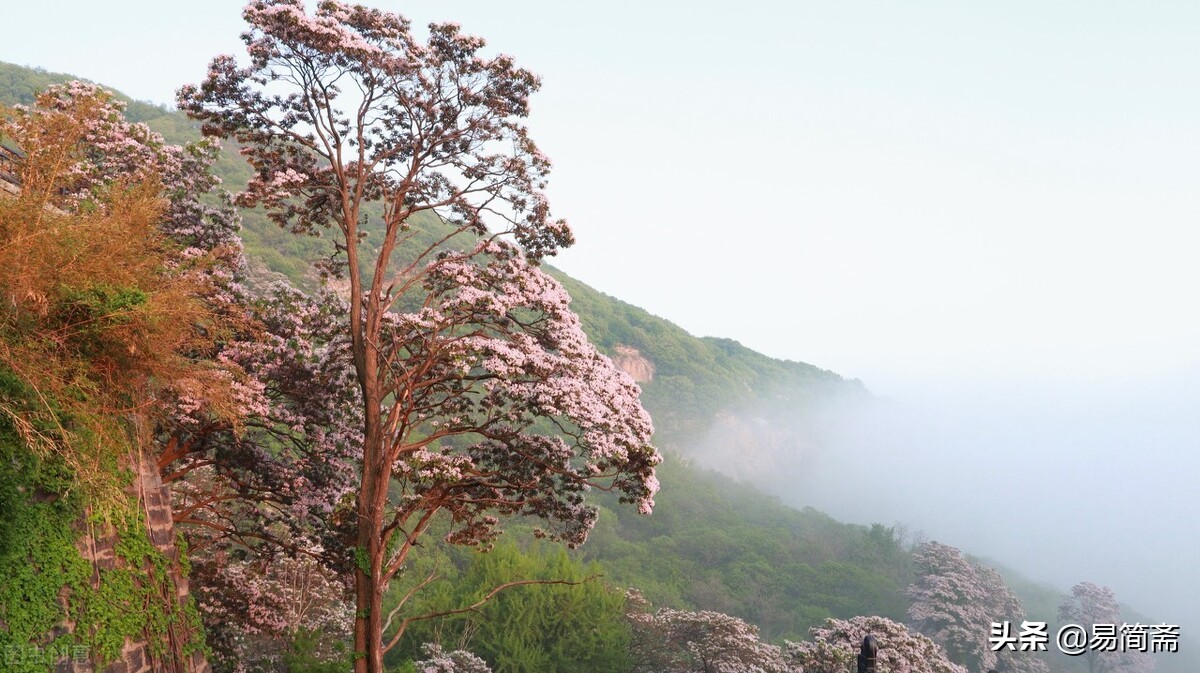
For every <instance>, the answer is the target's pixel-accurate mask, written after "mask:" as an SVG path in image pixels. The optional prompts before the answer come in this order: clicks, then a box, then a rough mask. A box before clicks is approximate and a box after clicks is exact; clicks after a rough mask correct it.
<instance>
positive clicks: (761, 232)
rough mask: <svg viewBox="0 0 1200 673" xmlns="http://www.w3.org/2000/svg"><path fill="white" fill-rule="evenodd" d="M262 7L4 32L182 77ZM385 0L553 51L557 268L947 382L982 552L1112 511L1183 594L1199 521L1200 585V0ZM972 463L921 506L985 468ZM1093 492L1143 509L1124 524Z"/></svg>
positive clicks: (135, 89)
mask: <svg viewBox="0 0 1200 673" xmlns="http://www.w3.org/2000/svg"><path fill="white" fill-rule="evenodd" d="M242 4H243V3H242V2H240V0H234V1H230V0H210V1H209V2H203V3H173V2H172V3H163V2H134V1H129V0H109V1H106V2H77V3H68V2H55V3H49V2H45V3H33V2H28V3H26V2H8V3H7V5H8V6H6V7H5V9H4V10H3V20H4V23H5V24H6V25H7V26H9V27H10V28H8V29H6V30H5V33H4V38H3V40H2V41H0V60H4V61H10V62H16V63H19V64H26V65H37V66H41V67H44V68H46V69H49V70H55V71H66V72H72V73H75V74H78V75H81V76H85V77H88V78H91V79H94V80H97V81H99V82H102V83H105V84H108V85H111V86H114V87H117V88H119V89H121V90H123V91H124V92H126V93H128V94H129V95H131V96H133V97H135V98H141V99H149V100H152V101H156V102H170V101H172V100H173V92H174V90H175V89H176V88H177V87H178V86H179V85H181V84H183V83H185V82H196V81H198V80H199V79H200V78H201V77H202V76H203V75H204V72H205V70H206V66H207V63H208V61H209V59H210V58H211V57H212V56H213V55H215V54H217V53H221V52H226V53H240V47H241V45H240V42H238V40H237V34H238V33H239V32H240V31H241V30H242V29H243V27H242V23H241V19H240V7H241V5H242ZM369 4H374V5H377V6H380V7H384V8H387V9H393V10H399V11H401V12H403V13H406V14H407V15H408V16H410V17H411V18H413V19H414V21H415V22H416V23H417V24H423V23H427V22H428V21H431V20H455V21H458V22H459V23H461V24H462V25H463V26H464V28H465V29H466V30H467V31H469V32H473V33H478V34H480V35H483V36H484V37H486V38H487V39H488V41H489V44H490V45H491V47H493V48H495V49H496V50H498V51H503V52H506V53H510V54H513V55H514V56H515V57H516V58H517V61H518V63H520V64H522V65H524V66H525V67H528V68H530V69H532V70H534V71H536V72H538V73H540V74H541V75H542V76H543V78H544V88H543V90H542V92H541V93H540V94H538V96H537V97H536V98H535V100H534V109H533V116H532V118H531V120H530V126H531V128H532V131H533V135H534V137H535V139H536V140H537V141H538V142H539V143H540V145H541V146H542V148H543V150H544V151H545V152H546V153H547V154H549V155H550V156H551V157H552V158H553V159H554V161H555V172H554V174H553V176H552V181H551V189H550V196H551V202H552V204H553V206H554V208H555V210H556V212H557V214H559V215H561V216H565V217H566V218H567V219H568V220H570V221H571V223H572V224H573V225H574V227H575V229H576V233H577V237H578V239H579V243H578V245H577V246H576V248H575V249H572V250H570V251H568V252H567V253H565V254H564V255H563V256H562V257H561V258H560V259H559V260H557V261H556V262H555V263H556V264H557V265H559V266H561V267H562V268H563V269H565V270H567V271H568V272H570V273H572V274H573V275H575V276H577V277H578V278H580V279H582V280H584V281H585V282H588V283H589V284H591V285H593V286H595V287H596V288H598V289H600V290H602V291H604V292H607V293H609V294H612V295H615V296H617V297H620V298H621V299H624V300H626V301H629V302H631V303H633V304H636V305H639V306H642V307H644V308H646V309H648V310H650V311H652V312H653V313H656V314H658V315H660V316H663V317H666V318H668V319H670V320H672V321H674V322H676V323H678V324H680V325H681V326H683V327H684V328H686V329H688V330H689V331H691V332H693V333H696V334H699V335H716V336H727V337H732V338H735V339H738V340H739V341H741V342H743V343H744V344H746V345H748V346H750V347H752V348H755V349H757V350H760V351H762V352H764V353H767V354H769V355H772V356H775V357H782V358H788V359H794V360H802V361H805V362H811V363H813V364H816V365H818V366H821V367H824V368H828V369H832V370H834V371H837V372H839V373H841V374H844V375H847V376H850V377H856V378H861V379H862V380H863V381H864V382H865V383H866V385H867V386H868V387H869V388H870V389H872V390H873V391H876V392H879V393H882V394H884V395H887V396H890V397H895V398H898V399H903V400H906V401H911V400H914V399H916V400H919V401H918V402H913V404H916V405H918V406H920V408H922V409H925V410H934V411H931V412H930V416H929V417H933V418H936V417H937V411H938V410H940V412H941V413H943V414H944V415H943V417H942V418H941V425H940V426H938V428H936V429H935V430H932V431H930V430H923V432H932V434H925V435H922V436H921V437H920V438H919V439H915V440H913V445H914V446H918V445H919V446H920V447H923V448H921V449H920V450H919V451H918V449H915V448H914V449H912V451H913V452H916V453H919V454H920V455H921V456H924V457H925V458H926V459H928V460H929V461H931V463H930V464H931V465H933V466H937V465H942V466H944V467H945V466H952V465H954V464H955V462H954V461H955V460H956V459H955V456H966V457H964V458H963V459H962V460H963V461H965V462H967V463H969V465H970V466H971V467H972V469H974V470H976V471H981V470H982V471H983V473H984V474H990V473H987V469H992V470H994V471H995V472H994V474H995V475H998V476H996V477H995V478H992V479H989V480H988V481H986V482H983V483H984V486H983V487H981V488H991V489H994V492H986V493H982V495H983V496H984V500H986V501H992V502H1003V503H1008V504H1007V505H1006V508H1007V511H1008V512H1010V513H1013V514H1014V516H1011V517H1003V516H999V515H997V516H996V517H993V519H980V520H979V522H980V523H979V526H978V527H977V528H975V530H976V534H975V535H974V536H973V538H972V539H971V540H970V541H971V542H972V543H978V544H979V545H980V546H981V547H983V548H982V549H980V551H982V552H984V553H992V554H993V555H996V556H998V557H1000V560H1002V561H1005V562H1007V563H1010V564H1011V565H1014V566H1018V567H1022V569H1024V570H1030V568H1029V567H1028V564H1024V565H1023V564H1022V563H1020V558H1015V559H1014V556H1017V555H1015V554H1012V553H1010V554H1008V555H1007V558H1005V556H1006V555H1005V554H1003V553H1000V552H997V551H996V550H993V549H990V548H988V547H989V541H990V543H991V546H994V547H1003V545H1004V544H1007V543H1013V544H1017V543H1021V542H1022V540H1023V541H1024V543H1026V544H1027V545H1033V547H1036V544H1037V543H1038V541H1039V540H1043V539H1046V540H1049V539H1052V538H1053V539H1058V540H1060V541H1061V539H1062V538H1063V536H1065V535H1068V533H1067V532H1065V531H1064V530H1063V528H1064V526H1068V525H1070V526H1074V527H1075V528H1074V529H1072V531H1073V533H1072V534H1074V535H1077V536H1080V539H1100V538H1101V537H1103V536H1105V535H1106V534H1107V535H1108V537H1107V538H1104V539H1105V540H1107V541H1106V542H1105V544H1109V543H1110V542H1112V544H1113V545H1115V546H1114V549H1133V550H1136V551H1137V553H1136V554H1132V553H1131V555H1130V556H1128V557H1127V558H1124V559H1118V562H1119V565H1120V568H1122V569H1119V571H1118V570H1113V568H1112V567H1109V566H1102V565H1099V564H1097V565H1095V568H1094V570H1095V574H1096V575H1100V576H1104V577H1112V578H1115V579H1113V580H1112V581H1113V582H1114V583H1117V582H1118V581H1119V580H1122V578H1123V579H1124V581H1126V582H1127V584H1130V583H1132V584H1130V585H1131V586H1136V587H1137V588H1138V590H1139V591H1140V590H1141V589H1143V588H1147V587H1149V588H1147V590H1148V591H1156V592H1157V594H1155V595H1156V596H1157V597H1158V598H1157V599H1156V600H1157V602H1156V601H1150V603H1152V604H1153V607H1154V608H1156V609H1158V608H1168V607H1170V606H1172V605H1182V602H1181V600H1180V597H1179V596H1178V595H1173V594H1172V590H1171V588H1170V584H1171V581H1170V579H1169V578H1165V577H1157V579H1156V575H1161V574H1162V573H1157V572H1156V571H1155V570H1154V568H1153V558H1152V557H1153V554H1151V553H1150V551H1151V550H1153V549H1156V548H1160V547H1162V546H1163V545H1168V546H1169V543H1167V542H1165V538H1163V537H1161V536H1159V533H1163V534H1165V531H1166V529H1172V530H1182V531H1183V533H1184V534H1185V535H1187V536H1190V537H1189V538H1188V539H1190V540H1192V542H1193V544H1191V545H1190V546H1184V547H1175V548H1170V549H1168V551H1167V552H1164V553H1170V554H1173V555H1174V557H1175V561H1176V562H1178V565H1173V566H1172V568H1174V569H1175V570H1176V571H1178V572H1182V573H1183V574H1184V579H1185V580H1186V581H1187V583H1188V584H1189V585H1194V584H1197V582H1196V575H1195V572H1194V570H1188V568H1194V567H1195V564H1196V562H1197V561H1200V559H1197V558H1196V556H1197V555H1198V552H1197V549H1196V545H1195V544H1194V542H1195V540H1196V539H1197V526H1198V524H1200V522H1198V520H1197V512H1198V511H1200V509H1197V502H1198V501H1197V499H1196V498H1197V496H1195V495H1194V493H1195V491H1196V489H1194V488H1191V487H1190V484H1191V482H1192V481H1193V480H1192V479H1190V478H1189V477H1190V475H1191V474H1194V473H1193V472H1191V471H1190V470H1193V469H1200V465H1198V464H1197V460H1196V456H1197V455H1198V452H1200V430H1198V429H1197V427H1196V424H1194V423H1190V422H1188V419H1189V418H1191V417H1192V416H1195V415H1196V414H1195V410H1196V409H1195V408H1196V404H1195V403H1196V402H1197V400H1196V396H1197V395H1198V394H1200V386H1197V385H1196V382H1197V381H1200V311H1198V310H1197V301H1196V296H1195V295H1196V292H1197V290H1198V289H1200V264H1197V261H1196V258H1197V253H1198V251H1200V234H1198V233H1197V227H1196V225H1197V221H1198V217H1197V216H1198V215H1200V188H1198V187H1200V86H1197V77H1198V74H1200V39H1197V36H1198V35H1200V3H1195V2H1167V1H1163V2H1153V3H1148V2H1102V1H1099V0H1087V1H1084V0H1078V1H1054V0H1034V1H1005V2H983V1H980V2H961V1H946V2H903V3H901V2H890V1H888V2H786V3H784V2H779V3H772V2H758V1H754V0H743V1H741V2H735V3H716V2H647V1H645V0H642V1H640V2H617V1H609V2H604V3H574V2H521V1H520V0H509V1H506V2H496V1H494V0H493V1H491V2H474V1H471V2H453V3H450V2H437V3H435V2H405V3H388V2H372V3H369ZM11 27H19V28H18V29H16V30H13V29H12V28H11ZM1142 393H1144V394H1145V396H1144V397H1143V396H1142ZM1012 399H1016V400H1018V401H1020V402H1021V410H1020V411H1019V412H1014V413H1013V414H1012V415H1011V416H1005V409H1007V407H1006V406H1005V404H1004V403H1003V402H1002V401H1003V400H1012ZM949 401H953V403H949ZM1118 401H1119V403H1118ZM943 403H945V404H943ZM939 405H941V406H939ZM1039 423H1040V424H1041V425H1039ZM1039 427H1045V428H1047V429H1053V430H1054V432H1053V433H1051V434H1045V435H1038V433H1037V430H1038V428H1039ZM1163 428H1167V429H1166V430H1163ZM1014 430H1016V431H1014ZM1109 430H1111V432H1109ZM1098 434H1102V435H1103V436H1102V437H1101V436H1097V435H1098ZM1005 442H1010V443H1005ZM1013 443H1017V444H1019V446H1018V445H1017V444H1013ZM971 451H974V452H973V453H971ZM922 452H923V453H922ZM964 452H967V453H964ZM989 452H990V454H989ZM987 455H993V456H997V457H998V458H997V460H996V461H995V462H994V463H991V464H990V465H991V467H990V468H987V467H985V466H987V465H989V463H986V462H985V461H983V460H982V458H983V457H985V456H987ZM1005 457H1007V458H1008V460H1007V462H1006V461H1005V460H1004V458H1005ZM1022 470H1024V471H1025V472H1022ZM1023 474H1031V475H1033V476H1032V477H1031V478H1029V479H1024V478H1022V475H1023ZM1005 475H1008V477H1009V478H1005ZM1160 475H1165V476H1166V478H1167V481H1165V482H1161V483H1160V482H1158V481H1157V479H1158V477H1159V476H1160ZM1093 477H1094V479H1093ZM980 483H981V482H977V481H971V482H969V483H968V484H975V485H978V484H980ZM959 488H961V490H962V491H963V492H961V493H960V492H959V491H954V490H946V491H945V492H944V493H943V494H942V495H941V496H940V497H941V499H940V500H936V501H934V502H935V504H936V503H941V504H940V505H937V507H940V508H942V509H938V508H937V507H935V508H934V509H933V510H931V511H930V512H928V513H922V512H920V511H914V512H913V513H912V516H922V515H924V516H929V517H931V519H936V518H937V517H938V516H939V514H938V512H939V511H945V509H944V508H946V507H950V508H953V502H954V501H953V497H954V496H955V494H956V493H958V494H960V495H962V497H963V498H967V497H968V496H971V495H974V496H976V497H980V495H981V492H980V491H978V490H977V489H973V488H969V487H966V486H960V487H959ZM1051 493H1052V494H1053V496H1052V497H1050V496H1048V495H1047V494H1051ZM1087 498H1102V499H1105V502H1106V503H1108V504H1106V507H1111V508H1114V511H1119V512H1122V514H1121V517H1120V518H1119V520H1120V521H1122V522H1125V524H1128V522H1129V521H1132V520H1135V519H1137V517H1136V516H1135V515H1136V513H1138V512H1141V513H1142V514H1141V516H1142V518H1141V519H1137V520H1144V522H1145V526H1142V527H1140V528H1136V529H1127V528H1123V529H1122V530H1120V531H1112V530H1111V526H1109V525H1108V524H1106V519H1105V516H1106V515H1105V516H1101V515H1097V516H1094V517H1091V518H1089V517H1088V516H1087V512H1088V511H1090V510H1088V509H1087V506H1085V505H1078V504H1075V503H1077V502H1091V501H1089V500H1087ZM1179 498H1184V500H1179ZM910 500H913V499H910ZM946 503H950V504H946ZM1172 503H1175V504H1172ZM1056 507H1057V508H1058V509H1055V508H1056ZM1023 509H1024V510H1025V511H1032V512H1039V511H1040V512H1043V515H1044V518H1046V519H1054V517H1055V516H1057V517H1068V516H1069V517H1070V518H1069V519H1054V521H1052V522H1047V525H1044V526H1034V525H1031V524H1029V523H1024V524H1022V523H1021V522H1022V519H1021V517H1020V516H1017V514H1019V513H1020V512H1022V511H1023ZM978 511H979V510H967V509H964V510H963V511H961V512H958V513H956V514H955V516H956V517H958V519H965V518H966V517H968V516H970V515H972V514H974V513H978ZM1131 512H1132V513H1133V514H1131ZM1051 513H1055V514H1054V516H1051ZM850 514H852V513H851V512H847V515H850ZM958 519H955V520H954V521H951V522H950V523H947V524H946V525H947V526H950V527H949V528H946V529H945V530H947V531H956V532H957V534H959V535H963V536H966V535H967V534H968V533H967V532H965V531H970V530H972V528H971V526H972V523H971V522H970V521H967V520H963V521H959V520H958ZM1125 524H1123V525H1125ZM938 525H941V524H938V523H936V521H929V522H923V523H921V527H923V528H925V529H926V530H929V531H930V532H932V533H934V534H938V532H939V531H938V528H937V527H938ZM1106 526H1107V527H1106ZM1159 529H1163V530H1161V531H1160V530H1159ZM1106 531H1108V533H1106ZM1023 536H1024V537H1023ZM1089 536H1090V537H1089ZM946 541H948V542H952V543H954V542H960V543H961V544H964V546H965V541H960V540H946ZM1115 541H1122V544H1116V542H1115ZM1058 546H1063V547H1068V546H1070V545H1066V544H1059V545H1058ZM1078 547H1079V545H1076V548H1078ZM1026 548H1031V547H1026ZM1162 548H1164V549H1166V548H1167V547H1162ZM1112 553H1117V554H1119V553H1120V552H1119V551H1114V552H1112ZM1180 554H1182V555H1183V556H1182V558H1180ZM1091 556H1093V557H1095V556H1096V555H1095V554H1092V555H1091ZM1072 558H1073V559H1075V560H1071V559H1072ZM1080 558H1087V555H1086V554H1083V553H1082V552H1081V553H1080V554H1077V555H1076V556H1075V557H1069V558H1068V559H1067V560H1062V561H1060V562H1058V564H1057V565H1055V566H1054V567H1053V568H1049V569H1048V570H1050V571H1051V574H1053V575H1054V577H1052V578H1051V579H1053V580H1055V581H1063V582H1069V581H1071V580H1069V579H1067V578H1069V577H1070V570H1072V568H1073V566H1070V564H1072V563H1073V564H1076V565H1079V564H1080V563H1081V562H1080V561H1079V560H1078V559H1080ZM1148 559H1149V560H1148ZM1032 570H1035V571H1036V568H1033V569H1032ZM1087 570H1088V568H1080V571H1081V572H1083V571H1087ZM1105 573H1107V574H1105ZM1033 574H1035V576H1036V572H1035V573H1033ZM1086 578H1087V577H1086V576H1081V577H1079V578H1078V579H1086ZM1139 582H1140V584H1138V583H1139ZM1155 582H1157V584H1155ZM1143 585H1146V586H1143ZM1149 585H1153V586H1149ZM1120 593H1121V591H1120V589H1119V588H1118V594H1120ZM1189 596H1190V597H1189V598H1188V600H1189V601H1190V602H1194V601H1192V598H1194V597H1195V594H1194V593H1193V594H1190V595H1189ZM1172 597H1173V599H1174V601H1175V602H1174V603H1172ZM1160 618H1162V619H1168V620H1169V619H1171V618H1172V617H1171V615H1170V614H1162V615H1161V617H1160Z"/></svg>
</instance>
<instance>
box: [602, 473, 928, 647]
mask: <svg viewBox="0 0 1200 673" xmlns="http://www.w3.org/2000/svg"><path fill="white" fill-rule="evenodd" d="M659 472H660V474H661V475H662V476H661V479H662V482H663V490H662V491H661V492H660V493H659V495H658V497H657V498H656V502H657V504H656V506H655V510H654V515H653V516H650V517H642V516H638V515H636V514H631V513H628V512H625V511H624V509H623V508H619V507H612V508H611V509H607V508H606V511H605V512H603V513H602V515H601V518H600V521H599V523H598V525H597V527H596V530H594V531H593V533H592V536H591V537H590V538H589V540H588V543H587V544H586V545H584V547H583V553H584V555H585V556H584V557H585V558H586V559H588V560H592V561H597V562H599V563H600V565H601V567H603V568H604V569H605V571H606V572H607V573H608V577H609V579H610V580H611V581H612V582H614V583H616V584H618V585H620V586H626V587H636V588H638V589H640V590H641V591H642V593H643V594H644V595H645V596H646V598H647V599H648V600H649V601H650V602H651V603H653V604H655V605H659V606H663V607H674V608H680V609H696V610H715V611H718V612H724V613H726V614H729V615H733V616H736V617H740V618H742V619H745V620H747V621H749V622H751V623H754V624H756V625H758V626H759V627H760V629H761V630H762V633H763V637H764V638H766V639H768V640H778V639H780V638H790V639H792V640H796V639H801V638H803V637H804V636H805V635H806V634H807V632H808V629H809V628H810V627H812V626H816V625H817V624H820V623H821V622H822V621H823V620H824V619H825V618H827V617H837V618H842V619H845V618H849V617H853V616H857V615H871V614H874V615H881V616H886V617H889V618H891V619H895V620H903V619H904V615H905V611H906V610H907V607H908V601H907V599H906V598H905V596H904V588H905V587H906V586H907V585H908V583H909V582H910V580H911V569H910V560H911V559H910V554H909V551H908V550H907V549H906V548H905V546H904V544H903V543H902V541H901V540H900V538H899V536H898V535H897V534H896V532H895V530H894V529H891V528H887V527H884V526H880V525H875V526H872V527H866V526H858V525H851V524H843V523H839V522H837V521H835V520H833V519H832V518H830V517H829V516H827V515H825V514H823V513H821V512H818V511H816V510H814V509H811V508H806V509H804V510H801V511H797V510H795V509H793V508H791V507H788V506H786V505H784V504H783V503H781V502H780V501H779V500H778V499H777V498H773V497H770V496H766V495H762V494H760V493H758V492H756V491H754V490H753V489H751V488H749V487H747V486H745V485H742V484H738V483H737V482H734V481H732V480H730V479H727V478H724V477H721V476H719V475H717V474H715V473H711V472H705V471H702V470H699V469H697V468H695V467H693V466H690V465H688V464H686V463H684V462H683V461H681V460H680V459H679V458H678V457H676V456H670V455H668V457H667V460H666V462H664V464H663V465H662V466H661V467H660V470H659Z"/></svg>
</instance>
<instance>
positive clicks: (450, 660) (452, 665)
mask: <svg viewBox="0 0 1200 673" xmlns="http://www.w3.org/2000/svg"><path fill="white" fill-rule="evenodd" d="M422 649H424V650H425V656H427V657H429V658H428V659H422V660H420V661H415V662H413V666H414V668H416V670H417V671H419V672H420V673H492V668H491V667H490V666H488V665H487V662H486V661H484V660H483V659H480V658H479V657H477V656H475V655H474V654H471V653H470V652H467V651H466V650H453V651H451V652H446V651H445V650H443V649H442V646H441V645H438V644H437V643H426V644H425V645H424V646H423V647H422Z"/></svg>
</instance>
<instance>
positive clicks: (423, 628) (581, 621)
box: [389, 543, 629, 673]
mask: <svg viewBox="0 0 1200 673" xmlns="http://www.w3.org/2000/svg"><path fill="white" fill-rule="evenodd" d="M440 553H441V555H442V557H441V559H440V560H430V559H428V558H425V559H424V560H422V562H421V564H420V567H413V568H410V569H409V570H408V571H407V572H406V573H405V575H404V576H403V577H402V578H401V581H400V582H398V583H395V584H394V585H393V588H392V591H391V592H390V593H389V599H390V600H391V601H392V602H393V603H394V602H396V601H398V600H399V598H400V596H402V595H403V594H404V592H405V591H406V590H407V588H408V587H411V586H412V585H413V584H414V583H418V582H420V581H422V580H423V579H424V578H425V577H428V574H429V572H430V570H432V569H433V566H434V565H436V566H437V569H438V572H439V574H440V578H439V579H438V580H437V581H435V582H434V583H432V584H430V585H429V586H428V587H427V588H426V590H425V591H423V592H422V593H421V594H420V595H418V597H416V598H414V599H413V601H412V602H411V604H410V605H408V606H406V609H405V610H404V613H405V614H424V613H429V612H437V611H443V610H453V609H456V608H461V607H464V606H468V605H471V604H473V603H475V602H477V601H479V600H481V599H482V598H484V597H485V596H486V595H487V594H488V593H489V592H491V591H492V590H493V589H494V588H495V587H497V586H500V585H502V584H504V583H506V582H513V581H518V580H530V579H532V580H561V581H566V582H572V583H574V584H538V585H529V586H515V587H511V588H508V589H505V590H504V591H502V592H500V593H499V594H497V595H496V596H495V597H494V598H492V599H491V600H490V601H488V602H487V603H485V604H484V605H483V606H481V607H480V608H479V609H478V610H475V611H471V612H468V613H465V614H462V615H455V616H452V617H446V618H444V619H441V620H431V621H424V622H414V624H413V625H412V626H410V627H409V630H408V632H407V633H406V634H405V636H404V640H403V644H402V646H401V647H398V648H397V650H396V651H394V652H392V653H390V655H389V662H392V663H398V662H400V661H403V660H405V659H408V660H411V659H419V658H420V655H421V652H420V651H419V647H420V645H421V644H423V643H426V642H436V643H438V644H440V645H442V646H443V647H444V648H447V649H465V650H469V651H470V652H473V653H474V654H476V655H478V656H480V657H482V658H484V659H485V660H487V661H488V662H489V664H490V665H491V666H492V668H493V670H495V671H496V672H497V673H543V672H546V673H548V672H552V671H579V672H581V673H586V672H596V673H602V672H604V673H618V672H620V671H624V670H627V668H628V666H629V661H628V648H629V630H628V628H629V627H628V625H627V624H626V623H625V621H624V620H623V618H622V617H623V614H624V607H625V596H624V594H623V592H621V591H619V590H617V589H615V588H613V587H612V586H610V585H609V584H607V583H606V582H603V581H601V579H600V577H599V574H600V572H601V569H600V567H599V566H597V565H596V564H589V565H584V564H583V563H582V562H580V561H578V560H575V559H572V558H571V557H570V556H569V555H568V553H567V552H566V550H565V549H563V548H562V547H558V546H553V545H548V544H533V545H531V546H530V547H529V548H528V549H527V550H525V551H522V550H521V549H519V548H518V547H517V546H516V545H514V544H512V543H507V544H501V545H499V546H497V547H496V548H495V549H494V550H492V551H490V552H486V553H479V552H473V551H466V550H461V549H445V550H442V551H441V552H440Z"/></svg>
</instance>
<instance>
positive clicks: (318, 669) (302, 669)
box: [283, 629, 354, 673]
mask: <svg viewBox="0 0 1200 673" xmlns="http://www.w3.org/2000/svg"><path fill="white" fill-rule="evenodd" d="M320 646H321V633H320V632H318V631H312V630H309V629H300V631H298V632H297V633H296V635H295V636H294V637H293V638H292V642H291V644H290V648H289V651H288V652H287V653H285V654H284V656H283V665H284V667H285V669H286V670H287V671H289V672H290V673H344V672H345V671H346V670H348V669H350V668H352V667H353V665H354V664H353V662H352V660H351V656H350V648H349V647H348V646H343V647H342V648H341V649H340V650H339V651H340V653H341V654H340V656H339V657H338V658H337V659H335V660H332V661H331V660H329V658H328V657H327V656H323V655H321V654H319V653H318V651H319V648H320Z"/></svg>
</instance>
